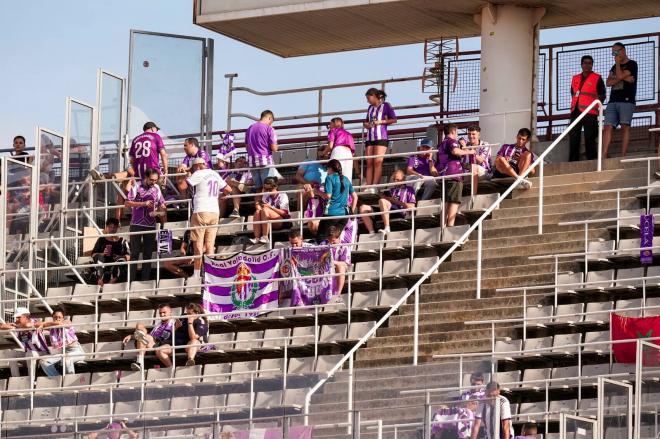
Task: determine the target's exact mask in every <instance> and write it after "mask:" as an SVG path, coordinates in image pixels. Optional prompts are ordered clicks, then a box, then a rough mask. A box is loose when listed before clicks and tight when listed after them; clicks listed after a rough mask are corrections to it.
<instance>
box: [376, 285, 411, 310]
mask: <svg viewBox="0 0 660 439" xmlns="http://www.w3.org/2000/svg"><path fill="white" fill-rule="evenodd" d="M407 292H408V290H407V289H406V288H395V289H391V290H383V291H382V292H381V293H380V300H379V301H378V304H379V305H380V306H388V307H389V306H392V305H394V304H396V303H397V302H398V301H399V300H401V298H402V297H403V296H404V295H405V294H406V293H407Z"/></svg>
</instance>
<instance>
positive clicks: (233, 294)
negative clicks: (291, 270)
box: [203, 250, 281, 320]
mask: <svg viewBox="0 0 660 439" xmlns="http://www.w3.org/2000/svg"><path fill="white" fill-rule="evenodd" d="M280 253H281V251H280V250H269V251H266V252H263V253H260V254H256V255H254V254H247V253H237V254H235V255H234V256H231V257H229V258H226V259H211V258H209V257H208V256H204V283H205V284H206V285H208V286H207V287H206V288H205V291H204V296H203V297H204V299H203V304H204V309H205V310H206V311H208V312H222V313H227V312H235V313H232V314H229V315H225V316H223V317H222V318H223V319H224V320H227V319H232V318H245V317H255V316H257V315H258V314H259V313H258V312H257V310H258V309H264V308H276V307H277V300H278V295H277V285H275V282H273V281H274V280H275V279H277V273H278V269H279V260H280Z"/></svg>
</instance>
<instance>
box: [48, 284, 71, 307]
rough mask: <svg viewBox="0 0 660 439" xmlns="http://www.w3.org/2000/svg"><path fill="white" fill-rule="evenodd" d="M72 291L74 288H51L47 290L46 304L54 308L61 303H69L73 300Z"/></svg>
mask: <svg viewBox="0 0 660 439" xmlns="http://www.w3.org/2000/svg"><path fill="white" fill-rule="evenodd" d="M72 291H73V288H72V287H49V288H48V289H47V290H46V303H47V304H49V305H51V306H52V305H56V304H58V303H60V302H68V301H70V300H71V293H72Z"/></svg>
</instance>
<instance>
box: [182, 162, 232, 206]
mask: <svg viewBox="0 0 660 439" xmlns="http://www.w3.org/2000/svg"><path fill="white" fill-rule="evenodd" d="M187 182H188V184H189V185H190V186H192V187H193V191H194V193H195V195H194V196H193V213H199V212H211V213H220V206H219V204H218V197H219V196H220V193H222V190H223V189H224V188H225V186H227V183H225V180H224V179H223V178H222V177H220V176H219V175H218V173H217V172H215V171H214V170H212V169H200V170H198V171H195V172H194V173H193V174H192V175H191V176H190V177H188V179H187Z"/></svg>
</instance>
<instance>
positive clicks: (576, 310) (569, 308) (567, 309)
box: [555, 303, 584, 323]
mask: <svg viewBox="0 0 660 439" xmlns="http://www.w3.org/2000/svg"><path fill="white" fill-rule="evenodd" d="M583 312H584V304H582V303H570V304H565V305H557V310H556V311H555V323H578V322H581V321H582V318H583V317H584V316H583V315H582V313H583Z"/></svg>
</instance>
